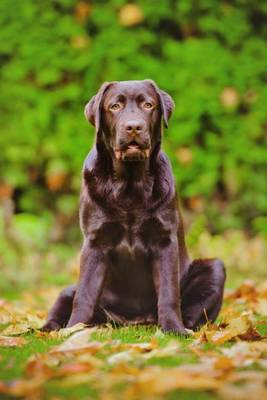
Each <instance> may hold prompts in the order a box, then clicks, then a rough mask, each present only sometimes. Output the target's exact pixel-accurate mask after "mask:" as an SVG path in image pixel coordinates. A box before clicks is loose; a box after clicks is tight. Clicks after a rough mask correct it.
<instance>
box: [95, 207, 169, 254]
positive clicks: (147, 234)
mask: <svg viewBox="0 0 267 400" xmlns="http://www.w3.org/2000/svg"><path fill="white" fill-rule="evenodd" d="M170 234H171V231H170V229H168V228H167V227H166V223H164V221H162V220H161V219H160V218H159V217H155V216H149V217H144V216H143V217H140V216H136V215H134V214H128V215H127V217H126V218H124V219H121V220H114V221H104V222H102V223H101V224H99V226H98V227H97V228H96V229H95V230H94V232H93V233H92V236H91V245H92V246H93V247H98V248H103V250H112V251H113V252H114V251H116V253H119V255H120V256H121V257H122V258H130V259H136V258H139V257H141V256H142V254H143V253H147V252H148V250H150V249H151V250H152V249H153V248H154V247H155V246H157V247H165V246H166V245H167V244H168V243H169V241H170Z"/></svg>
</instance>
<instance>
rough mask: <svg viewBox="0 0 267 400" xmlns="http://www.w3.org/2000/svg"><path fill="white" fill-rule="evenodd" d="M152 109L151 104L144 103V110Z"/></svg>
mask: <svg viewBox="0 0 267 400" xmlns="http://www.w3.org/2000/svg"><path fill="white" fill-rule="evenodd" d="M152 107H153V105H152V104H151V103H148V102H146V103H144V108H147V109H150V108H152Z"/></svg>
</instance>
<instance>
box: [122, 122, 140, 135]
mask: <svg viewBox="0 0 267 400" xmlns="http://www.w3.org/2000/svg"><path fill="white" fill-rule="evenodd" d="M125 130H126V132H128V133H133V132H135V133H141V132H143V130H144V124H143V123H142V122H141V121H137V120H132V121H128V122H127V123H126V125H125Z"/></svg>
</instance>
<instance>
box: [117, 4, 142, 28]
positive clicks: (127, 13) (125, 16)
mask: <svg viewBox="0 0 267 400" xmlns="http://www.w3.org/2000/svg"><path fill="white" fill-rule="evenodd" d="M143 19H144V15H143V12H142V10H141V8H140V7H139V6H138V5H137V4H126V5H125V6H123V7H122V8H121V10H120V13H119V22H120V24H121V25H123V26H134V25H137V24H140V22H142V21H143Z"/></svg>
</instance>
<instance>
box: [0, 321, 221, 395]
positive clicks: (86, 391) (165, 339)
mask: <svg viewBox="0 0 267 400" xmlns="http://www.w3.org/2000/svg"><path fill="white" fill-rule="evenodd" d="M155 334H156V336H157V340H158V343H159V345H160V347H162V348H163V347H165V346H166V345H167V344H168V343H169V341H170V340H177V341H179V344H180V348H181V351H180V352H179V355H175V354H174V355H173V356H166V357H162V358H157V357H155V358H154V357H153V358H151V359H149V360H146V361H144V364H143V365H144V366H147V365H158V366H161V367H163V368H164V367H175V366H178V365H181V364H188V363H195V362H196V361H197V358H196V357H195V356H194V355H193V354H192V353H191V352H190V351H189V350H188V349H187V348H188V345H189V344H190V343H191V341H192V339H190V338H182V337H179V336H176V335H171V334H168V335H163V334H157V328H156V327H155V326H134V327H133V326H129V327H121V328H115V329H111V328H109V327H108V328H101V329H99V330H97V331H96V332H94V333H93V334H92V336H91V339H92V340H97V341H101V342H107V343H110V344H111V345H112V342H111V341H114V340H120V341H121V342H122V343H142V342H149V341H150V340H151V338H152V337H153V336H155ZM24 337H25V339H26V340H27V343H26V344H25V345H24V346H22V347H15V348H5V347H0V380H3V381H11V380H14V379H17V378H23V377H25V374H24V369H25V365H26V363H27V360H28V359H29V358H30V356H32V355H34V354H37V353H46V352H47V351H48V350H49V349H50V348H51V347H52V346H53V345H56V344H58V343H60V342H61V340H59V339H48V338H46V337H38V336H36V335H35V334H34V333H31V334H26V335H24ZM98 357H99V358H102V357H101V352H100V353H99V354H98ZM58 382H59V381H58V380H57V381H55V380H53V379H52V380H50V381H49V382H48V383H47V384H46V385H45V393H44V398H45V399H50V398H51V397H53V396H58V397H59V398H63V399H75V400H76V399H81V400H83V399H84V400H85V399H98V398H99V394H98V393H97V390H96V389H95V388H94V387H91V386H90V383H88V384H79V385H77V386H72V387H71V388H66V387H61V386H60V384H58ZM123 387H124V384H123V383H122V385H121V386H120V387H119V388H118V396H119V391H120V390H121V389H123ZM118 398H119V397H118ZM166 398H167V399H169V400H174V399H178V398H179V399H182V400H187V399H192V398H194V399H199V400H202V399H203V400H204V399H205V400H210V399H213V398H214V397H211V396H210V395H209V394H208V393H205V392H197V393H196V392H191V391H190V392H187V391H179V392H178V391H176V392H173V393H171V394H170V395H168V396H167V397H166ZM3 399H8V397H7V396H5V397H3Z"/></svg>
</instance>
